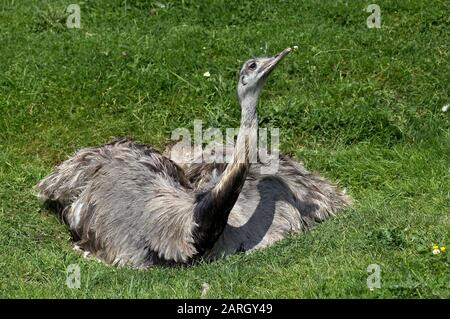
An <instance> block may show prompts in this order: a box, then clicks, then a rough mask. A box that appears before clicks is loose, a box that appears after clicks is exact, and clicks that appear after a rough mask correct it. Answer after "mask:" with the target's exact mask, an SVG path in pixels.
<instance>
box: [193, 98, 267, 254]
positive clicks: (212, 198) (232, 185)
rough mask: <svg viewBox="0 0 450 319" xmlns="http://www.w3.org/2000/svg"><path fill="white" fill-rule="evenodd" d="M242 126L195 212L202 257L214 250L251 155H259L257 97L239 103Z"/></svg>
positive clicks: (237, 193)
mask: <svg viewBox="0 0 450 319" xmlns="http://www.w3.org/2000/svg"><path fill="white" fill-rule="evenodd" d="M239 102H240V104H241V112H242V113H241V126H240V129H239V133H238V136H237V140H236V147H235V150H234V153H233V156H232V158H231V161H230V163H229V164H228V165H227V167H226V169H225V171H224V172H223V173H222V175H221V177H220V179H219V181H218V182H217V184H216V185H215V186H214V187H213V188H212V189H211V190H209V191H207V192H205V193H202V194H199V195H198V198H197V205H196V211H195V220H196V222H197V225H198V227H197V231H196V246H197V250H198V252H199V254H202V253H203V252H204V251H205V250H207V249H210V248H212V246H213V245H214V243H215V242H216V240H217V239H218V238H219V236H220V235H221V234H222V232H223V230H224V228H225V226H226V224H227V221H228V216H229V214H230V212H231V209H232V208H233V206H234V204H235V203H236V201H237V199H238V197H239V194H240V192H241V190H242V187H243V186H244V183H245V180H246V177H247V173H248V170H249V168H250V156H251V155H253V154H256V140H257V131H258V120H257V114H256V103H257V97H256V98H248V99H244V100H240V101H239Z"/></svg>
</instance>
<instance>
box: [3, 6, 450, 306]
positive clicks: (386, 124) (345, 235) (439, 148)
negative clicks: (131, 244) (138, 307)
mask: <svg viewBox="0 0 450 319" xmlns="http://www.w3.org/2000/svg"><path fill="white" fill-rule="evenodd" d="M71 3H72V2H70V1H68V0H67V1H65V0H57V1H50V0H44V1H37V0H35V1H31V0H24V1H15V0H2V1H1V2H0V43H1V45H0V114H1V117H0V297H7V298H16V297H26V298H36V297H43V298H50V297H63V298H72V297H76V298H92V297H94V298H97V297H100V298H110V297H119V298H135V297H137V298H185V297H191V298H199V297H200V296H201V291H202V288H201V287H202V284H203V283H208V285H209V287H210V289H209V290H208V292H207V294H206V296H207V297H210V298H231V297H238V298H244V297H249V298H278V297H281V298H322V297H338V298H341V297H356V298H449V297H450V254H449V253H448V252H444V253H440V254H438V255H433V254H432V246H433V245H439V246H447V248H448V249H450V208H449V206H450V205H449V200H450V198H449V197H450V183H449V177H450V170H449V160H450V119H449V116H450V111H449V112H443V111H442V108H443V106H444V105H446V104H449V103H450V63H449V61H450V54H449V45H450V16H449V12H450V3H449V2H448V1H446V0H441V1H422V0H414V1H413V0H412V1H395V0H392V1H385V0H378V1H376V3H377V4H378V5H379V6H380V8H381V19H382V20H381V28H379V29H377V28H372V29H369V28H368V27H367V24H366V20H367V17H368V16H369V15H370V13H367V12H366V8H367V6H368V5H369V4H370V3H372V2H371V1H331V0H330V1H320V2H319V1H298V0H289V1H275V0H263V1H257V2H256V1H255V3H250V2H247V3H245V4H243V3H241V2H240V1H226V0H221V1H212V0H211V1H191V0H183V1H175V0H171V1H166V0H164V1H160V3H158V2H155V1H144V0H111V1H107V0H101V1H99V0H97V1H93V0H90V1H88V0H85V1H79V2H78V4H79V6H80V9H81V15H80V17H81V28H80V29H77V28H74V29H68V28H67V27H66V18H67V16H68V15H69V13H66V12H65V10H66V8H67V7H68V5H69V4H71ZM294 45H297V46H298V50H296V52H294V53H293V54H291V55H290V56H288V57H287V58H286V59H285V60H284V61H283V62H282V63H281V64H280V66H279V67H278V69H277V70H276V71H275V72H274V74H273V75H272V76H271V78H270V79H269V81H268V83H267V85H266V87H265V90H264V92H263V94H262V97H261V103H260V107H259V110H258V112H259V122H260V126H261V127H268V128H270V127H278V128H280V133H281V136H280V144H281V145H280V147H281V151H282V152H283V153H287V154H290V155H292V156H293V157H294V158H296V159H298V160H300V159H301V160H303V161H304V162H305V165H306V166H307V167H308V168H309V169H311V170H315V171H318V172H320V173H321V174H322V175H324V176H326V177H327V178H329V179H331V180H333V181H336V182H338V183H339V185H341V186H342V187H343V188H346V189H347V192H348V193H349V194H350V195H351V196H352V197H353V199H354V204H353V206H352V207H351V208H350V209H347V210H346V211H343V212H342V213H341V214H339V215H338V216H336V218H333V219H330V220H328V221H326V222H324V223H321V224H319V225H317V226H316V227H314V228H313V229H312V230H311V231H309V232H307V233H304V234H300V235H293V236H291V237H289V238H287V239H285V240H283V241H281V242H279V243H277V244H276V245H274V246H272V247H270V248H268V249H265V250H262V251H259V252H256V253H254V254H250V255H245V254H238V255H234V256H231V257H228V258H225V259H222V260H219V261H216V262H213V263H201V264H199V265H196V266H193V267H177V268H162V267H155V268H152V269H149V270H144V271H142V270H139V271H138V270H132V269H127V268H115V267H111V266H106V265H103V264H100V263H98V262H96V261H95V260H93V259H84V258H82V256H80V255H79V254H78V253H77V252H75V251H73V249H72V246H71V242H70V236H69V233H68V231H67V229H66V227H65V226H64V225H61V224H60V223H59V221H58V219H57V218H56V216H55V215H54V214H52V212H51V211H49V210H47V209H45V208H44V207H43V206H42V205H41V204H40V203H39V201H38V200H37V198H36V197H35V195H34V193H33V186H34V185H35V184H36V183H37V182H38V181H39V180H40V179H41V178H42V177H44V176H45V175H46V174H48V173H49V172H50V171H51V170H52V168H53V167H54V166H55V165H56V164H58V163H60V162H61V161H63V160H64V159H66V158H67V157H68V156H69V155H70V154H71V153H73V152H74V151H75V150H77V149H79V148H82V147H86V146H92V145H98V144H102V143H106V142H108V141H109V140H110V139H111V138H113V137H116V136H129V137H132V138H134V139H135V140H137V141H139V142H142V143H148V144H151V145H154V146H155V147H156V148H158V149H160V150H162V149H163V148H164V145H165V144H166V143H168V142H169V141H170V135H171V132H172V131H173V130H174V129H175V128H178V127H186V128H189V129H192V128H193V120H194V119H201V120H202V121H203V123H204V127H218V128H221V129H225V128H228V127H238V126H239V116H240V111H239V107H238V105H237V103H236V101H235V86H236V83H235V82H236V75H237V71H238V69H239V67H240V64H241V63H242V62H243V61H245V60H246V59H247V58H248V57H251V56H258V55H266V54H267V55H269V54H274V53H277V52H279V51H280V50H281V49H284V48H285V47H288V46H294ZM205 72H209V73H210V75H211V76H210V77H205V76H204V75H203V74H204V73H205ZM71 264H78V265H79V267H80V273H81V286H80V288H79V289H70V288H68V287H67V285H66V269H67V267H68V266H69V265H71ZM370 264H377V265H379V267H380V270H381V281H380V283H381V287H380V288H376V289H373V290H370V289H368V287H367V277H368V276H369V273H368V272H367V267H368V266H369V265H370Z"/></svg>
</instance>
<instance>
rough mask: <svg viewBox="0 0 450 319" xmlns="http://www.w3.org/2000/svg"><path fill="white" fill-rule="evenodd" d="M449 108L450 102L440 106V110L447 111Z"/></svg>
mask: <svg viewBox="0 0 450 319" xmlns="http://www.w3.org/2000/svg"><path fill="white" fill-rule="evenodd" d="M449 108H450V104H445V105H444V106H443V107H442V112H444V113H445V112H447V111H448V109H449Z"/></svg>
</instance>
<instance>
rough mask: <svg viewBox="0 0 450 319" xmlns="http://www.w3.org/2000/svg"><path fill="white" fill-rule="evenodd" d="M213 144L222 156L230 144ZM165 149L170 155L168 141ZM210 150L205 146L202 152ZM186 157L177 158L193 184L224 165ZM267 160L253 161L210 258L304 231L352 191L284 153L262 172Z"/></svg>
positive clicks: (214, 175) (215, 175)
mask: <svg viewBox="0 0 450 319" xmlns="http://www.w3.org/2000/svg"><path fill="white" fill-rule="evenodd" d="M216 148H217V149H220V150H223V153H224V154H223V157H224V158H225V157H226V156H229V155H230V154H232V152H233V150H234V146H233V145H231V144H228V145H219V146H218V147H217V146H216ZM163 154H164V155H165V156H167V157H171V156H173V154H172V148H171V146H169V147H168V148H166V150H165V151H164V153H163ZM209 155H210V154H209V152H208V151H205V152H204V153H203V154H202V155H201V158H208V156H209ZM175 157H180V156H179V155H178V156H175ZM184 159H185V161H183V162H182V163H178V164H179V165H180V167H181V168H182V169H183V170H184V172H185V176H186V178H187V179H188V181H189V182H190V183H191V185H192V187H193V188H204V187H207V185H209V184H214V182H215V181H214V180H215V179H217V178H218V177H219V176H220V175H221V174H222V172H223V171H224V169H225V167H226V165H227V164H226V163H215V162H212V163H205V162H202V161H201V160H199V158H190V159H187V158H186V157H185V158H184ZM266 166H267V164H263V163H261V162H257V163H254V164H252V165H251V167H250V170H249V173H248V176H247V179H246V181H245V184H244V186H243V188H242V191H241V194H240V196H239V198H238V200H237V202H236V204H235V205H234V207H233V210H232V211H231V213H230V216H229V217H228V224H227V226H226V227H225V229H224V232H223V233H222V235H221V236H220V238H219V239H218V241H217V242H216V244H215V245H214V247H213V248H212V249H211V250H210V251H208V253H207V257H208V258H212V259H215V258H217V257H221V256H224V255H230V254H233V253H235V252H237V251H252V250H255V249H260V248H264V247H267V246H270V245H271V244H273V243H275V242H277V241H278V240H281V239H283V238H285V237H286V236H287V235H289V234H293V233H298V232H302V231H305V230H307V229H308V228H309V227H311V226H312V225H314V224H315V223H317V222H321V221H323V220H325V219H327V218H329V217H331V216H334V215H335V214H336V213H337V212H338V211H339V210H340V209H342V208H345V207H347V206H348V205H349V204H350V203H351V199H350V197H349V196H347V195H346V194H345V192H343V191H341V190H340V189H339V188H338V187H336V186H335V185H334V184H333V183H331V182H329V181H327V180H326V179H324V178H322V177H321V176H319V175H318V174H315V173H312V172H310V171H308V170H307V169H306V168H305V167H304V165H303V163H300V162H297V161H295V160H293V159H291V158H290V157H288V156H285V155H281V156H280V158H279V161H278V169H277V171H276V173H273V174H268V173H264V171H265V170H264V168H265V167H266Z"/></svg>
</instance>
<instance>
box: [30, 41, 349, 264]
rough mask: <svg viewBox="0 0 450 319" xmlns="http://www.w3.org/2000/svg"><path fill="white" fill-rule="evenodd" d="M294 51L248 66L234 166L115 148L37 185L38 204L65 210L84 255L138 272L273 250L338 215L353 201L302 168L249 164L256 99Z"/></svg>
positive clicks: (116, 144) (128, 145) (78, 158)
mask: <svg viewBox="0 0 450 319" xmlns="http://www.w3.org/2000/svg"><path fill="white" fill-rule="evenodd" d="M289 51H290V49H286V50H284V51H283V52H281V53H280V54H279V55H276V56H274V57H270V58H258V59H252V60H249V61H247V62H246V63H245V64H244V66H243V68H242V70H241V72H240V79H239V82H238V97H239V102H240V105H241V114H242V115H241V128H240V131H239V134H238V138H237V142H236V147H235V148H234V149H233V156H232V159H231V161H230V162H229V163H227V164H190V165H188V166H186V167H185V168H182V167H181V166H179V165H177V164H176V163H175V162H173V161H171V160H170V159H169V158H167V157H165V156H163V155H161V154H160V153H159V152H158V151H156V150H154V149H152V148H151V147H148V146H145V145H140V144H136V143H134V142H132V141H130V140H127V139H122V140H116V141H113V142H111V143H109V144H106V145H103V146H100V147H95V148H86V149H82V150H80V151H78V152H77V153H76V154H75V155H74V156H72V157H71V158H69V159H68V160H67V161H65V162H63V163H62V164H61V165H59V166H58V167H57V168H56V169H55V171H54V172H53V173H51V174H50V175H49V176H47V177H46V178H44V179H43V180H42V181H41V182H40V183H39V184H38V187H37V188H38V192H39V195H40V196H41V198H42V199H43V200H44V201H47V202H50V203H54V204H56V206H57V207H58V208H59V211H60V213H61V216H62V219H63V220H64V222H65V223H66V224H67V225H68V226H69V228H70V231H71V233H72V235H73V238H74V241H75V243H76V245H77V246H78V247H80V248H81V249H83V250H85V251H87V252H90V253H91V254H93V255H95V256H96V257H97V258H99V259H101V260H103V261H105V262H106V263H110V264H116V265H129V266H131V267H136V268H141V267H148V266H151V265H154V264H163V265H172V264H186V263H190V262H191V261H194V260H196V259H199V258H206V259H214V258H217V257H219V256H223V255H227V254H231V253H234V252H236V251H250V250H253V249H256V248H261V247H265V246H267V245H269V244H271V243H273V242H275V241H277V240H279V239H282V238H284V237H285V236H286V235H287V234H288V233H290V232H297V231H300V230H302V229H305V228H306V227H308V226H310V225H312V224H313V223H314V222H315V221H321V220H324V219H325V218H327V217H328V216H330V215H333V214H335V213H336V211H337V210H338V209H340V208H342V207H344V206H345V205H346V204H347V203H348V198H347V197H346V196H345V195H344V194H342V193H341V192H340V191H339V190H338V189H337V188H336V187H334V186H333V185H331V184H330V183H328V182H326V181H325V180H323V179H322V178H320V177H318V176H317V175H314V174H311V173H309V172H308V171H306V170H305V169H304V167H303V166H302V165H301V164H298V163H295V162H293V161H291V160H290V159H288V158H281V159H280V168H279V172H277V173H276V174H272V175H266V174H261V173H260V170H259V169H260V168H261V167H260V165H261V164H252V165H251V163H250V161H249V152H250V149H249V148H250V146H249V138H252V137H254V136H255V135H256V133H255V132H256V130H257V117H256V105H257V99H258V97H259V94H260V91H261V88H262V86H263V84H264V82H265V80H266V78H267V76H268V74H269V73H270V72H271V71H272V69H273V68H274V66H275V65H276V64H277V63H278V62H279V61H280V60H281V59H282V58H283V57H284V56H285V55H286V54H287V53H289Z"/></svg>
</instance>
